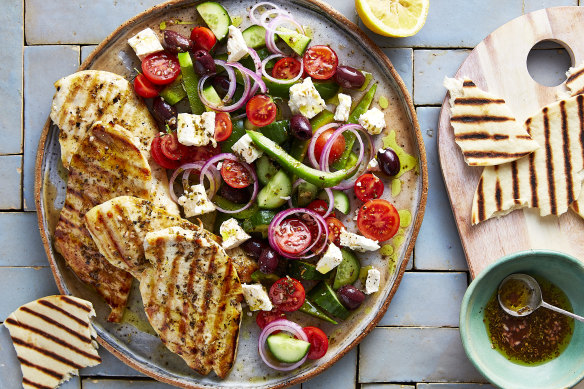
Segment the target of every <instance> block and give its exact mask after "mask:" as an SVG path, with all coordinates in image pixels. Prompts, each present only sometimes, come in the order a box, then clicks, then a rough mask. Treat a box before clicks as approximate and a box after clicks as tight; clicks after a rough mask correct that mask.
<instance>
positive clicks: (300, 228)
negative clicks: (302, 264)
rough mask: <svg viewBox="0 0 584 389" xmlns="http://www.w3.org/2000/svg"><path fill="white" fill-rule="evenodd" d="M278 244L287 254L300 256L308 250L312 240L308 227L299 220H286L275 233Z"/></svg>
mask: <svg viewBox="0 0 584 389" xmlns="http://www.w3.org/2000/svg"><path fill="white" fill-rule="evenodd" d="M274 238H275V241H276V244H277V245H278V247H279V248H280V250H282V251H284V252H285V253H287V254H298V253H300V252H302V251H303V250H304V249H306V248H307V247H308V246H309V245H310V242H311V241H312V239H311V234H310V230H309V229H308V226H306V224H304V223H303V222H302V221H300V220H299V219H286V220H284V221H282V223H280V226H279V228H278V229H277V230H276V231H275V233H274Z"/></svg>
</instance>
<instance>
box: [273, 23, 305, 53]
mask: <svg viewBox="0 0 584 389" xmlns="http://www.w3.org/2000/svg"><path fill="white" fill-rule="evenodd" d="M276 35H277V36H279V37H280V38H282V40H283V41H284V42H286V44H287V45H288V46H290V48H291V49H292V50H294V52H295V53H296V54H298V55H300V56H302V55H303V54H304V50H306V48H307V47H308V44H309V43H310V41H311V39H310V38H309V37H307V36H306V35H302V34H301V33H299V32H297V31H294V30H290V29H289V28H284V27H278V28H277V29H276Z"/></svg>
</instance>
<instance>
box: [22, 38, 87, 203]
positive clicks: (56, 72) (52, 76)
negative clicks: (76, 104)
mask: <svg viewBox="0 0 584 389" xmlns="http://www.w3.org/2000/svg"><path fill="white" fill-rule="evenodd" d="M78 67H79V46H29V47H25V49H24V74H25V78H26V82H25V84H24V90H25V93H26V96H27V98H26V99H25V102H24V128H25V132H24V181H23V187H24V209H25V210H26V211H30V210H34V209H35V205H34V164H35V160H36V153H37V149H38V143H39V138H40V136H41V132H42V130H43V127H44V125H45V122H46V120H47V118H48V117H49V114H50V112H51V100H52V99H53V95H54V94H55V87H54V86H53V83H54V82H55V81H57V80H58V79H60V78H61V77H64V76H67V75H69V74H71V73H74V72H75V71H77V68H78Z"/></svg>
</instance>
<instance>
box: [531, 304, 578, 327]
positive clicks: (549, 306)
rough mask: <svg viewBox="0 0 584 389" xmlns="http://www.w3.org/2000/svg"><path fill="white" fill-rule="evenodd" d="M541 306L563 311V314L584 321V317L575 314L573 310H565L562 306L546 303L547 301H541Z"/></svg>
mask: <svg viewBox="0 0 584 389" xmlns="http://www.w3.org/2000/svg"><path fill="white" fill-rule="evenodd" d="M541 306H542V307H544V308H547V309H551V310H552V311H555V312H558V313H561V314H563V315H566V316H570V317H571V318H572V319H576V320H578V321H581V322H584V317H582V316H579V315H576V314H573V313H572V312H568V311H566V310H563V309H562V308H558V307H556V306H553V305H550V304H548V303H546V302H545V301H542V302H541Z"/></svg>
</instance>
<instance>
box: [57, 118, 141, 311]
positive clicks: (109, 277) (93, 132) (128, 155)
mask: <svg viewBox="0 0 584 389" xmlns="http://www.w3.org/2000/svg"><path fill="white" fill-rule="evenodd" d="M137 143H138V140H137V139H136V138H135V137H134V136H133V135H132V134H131V133H129V132H128V131H126V130H125V129H124V128H122V127H120V126H118V125H113V124H107V125H102V124H101V123H99V122H98V123H96V124H94V125H93V127H92V128H91V129H90V130H89V132H88V134H87V136H86V137H85V139H84V140H83V141H81V143H80V144H79V148H78V149H77V151H76V153H75V154H74V155H73V157H72V158H71V163H70V165H69V180H68V182H67V195H66V198H65V205H64V206H63V209H62V210H61V214H60V216H59V222H58V223H57V226H56V229H55V246H56V248H57V250H58V251H59V252H60V253H61V254H62V255H63V257H64V258H65V260H66V262H67V264H68V265H69V266H70V267H71V269H73V271H74V272H75V274H77V276H78V277H79V278H80V279H81V280H82V281H83V282H85V283H87V284H89V285H91V286H93V287H94V288H95V289H97V291H98V292H99V294H100V295H101V296H103V298H104V299H105V300H106V302H107V303H108V304H109V305H110V306H111V308H112V311H111V314H110V316H109V318H108V320H110V321H114V322H118V321H119V320H121V318H122V314H123V311H124V308H125V306H126V302H127V299H128V293H129V291H130V286H131V284H132V276H131V275H130V274H129V273H127V272H126V271H124V270H121V269H119V268H117V267H115V266H113V265H111V264H110V263H109V262H108V261H107V260H106V259H105V258H104V257H103V256H102V255H101V254H100V252H99V250H98V248H97V246H96V245H95V243H94V242H93V239H92V237H91V235H90V233H89V231H88V230H87V228H86V227H85V222H84V220H83V217H84V216H85V214H86V212H87V211H89V210H90V209H91V208H93V207H94V206H96V205H98V204H101V203H102V202H104V201H106V200H109V199H111V198H114V197H118V196H121V195H133V196H137V197H141V198H145V199H148V198H150V188H151V185H152V177H151V173H150V168H149V166H148V162H147V161H146V159H145V158H144V155H143V154H142V152H141V151H140V149H139V148H138V145H137Z"/></svg>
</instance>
